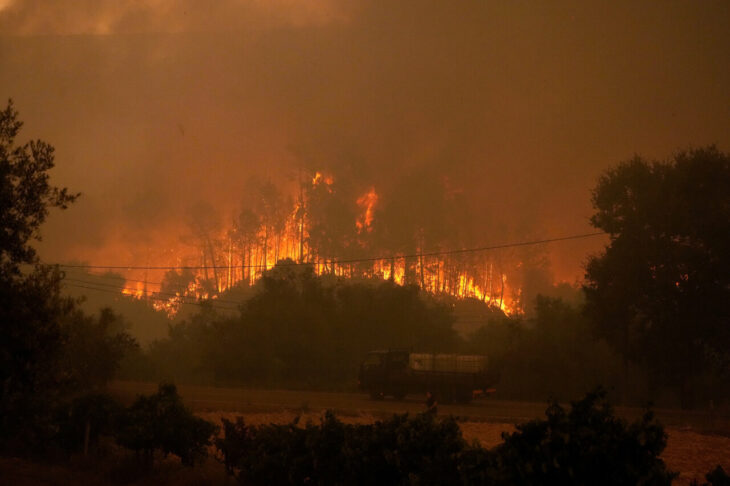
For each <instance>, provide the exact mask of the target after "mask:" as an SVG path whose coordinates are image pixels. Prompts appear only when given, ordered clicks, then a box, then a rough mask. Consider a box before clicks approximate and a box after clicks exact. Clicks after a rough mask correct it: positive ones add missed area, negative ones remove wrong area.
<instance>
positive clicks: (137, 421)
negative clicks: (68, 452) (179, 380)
mask: <svg viewBox="0 0 730 486" xmlns="http://www.w3.org/2000/svg"><path fill="white" fill-rule="evenodd" d="M216 430H217V427H216V426H215V425H213V424H211V423H210V422H208V421H206V420H203V419H201V418H198V417H196V416H195V415H193V413H192V412H191V411H190V410H188V409H187V408H185V406H184V405H183V403H182V400H181V398H180V395H178V393H177V388H176V387H175V385H172V384H161V385H160V387H159V390H158V391H157V393H156V394H154V395H150V396H140V397H139V398H137V401H135V402H134V403H133V404H132V405H131V406H130V407H129V408H128V409H127V410H126V411H125V412H124V414H122V417H121V420H120V424H119V427H118V430H117V431H116V434H115V435H116V439H117V442H118V443H119V444H120V445H122V446H124V447H127V448H129V449H132V450H133V451H135V452H136V453H137V454H138V455H140V456H141V457H142V458H143V459H144V460H145V462H147V463H148V464H151V462H152V458H153V456H154V452H155V450H160V451H162V453H163V454H165V455H167V454H170V453H172V454H175V455H177V456H179V457H180V459H181V460H182V463H183V464H185V465H190V466H192V465H194V464H195V462H197V461H199V460H202V459H203V458H205V457H206V456H207V449H206V448H207V446H209V445H210V444H211V436H212V435H213V434H214V433H215V432H216Z"/></svg>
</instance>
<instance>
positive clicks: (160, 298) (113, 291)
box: [63, 282, 236, 311]
mask: <svg viewBox="0 0 730 486" xmlns="http://www.w3.org/2000/svg"><path fill="white" fill-rule="evenodd" d="M63 285H66V286H68V287H75V288H79V289H87V290H94V291H96V292H103V293H107V294H113V295H116V296H119V295H123V294H120V293H119V292H118V291H116V290H112V289H105V288H98V287H93V286H86V285H78V284H71V283H65V282H63ZM146 298H148V299H150V300H159V301H165V302H167V301H169V299H166V298H163V297H155V296H152V295H150V296H147V297H146ZM215 302H216V301H215V300H208V301H206V302H189V301H180V302H176V304H183V305H197V306H201V307H202V306H205V305H210V306H211V307H213V308H214V309H221V310H228V311H234V310H236V308H234V307H226V306H220V305H215Z"/></svg>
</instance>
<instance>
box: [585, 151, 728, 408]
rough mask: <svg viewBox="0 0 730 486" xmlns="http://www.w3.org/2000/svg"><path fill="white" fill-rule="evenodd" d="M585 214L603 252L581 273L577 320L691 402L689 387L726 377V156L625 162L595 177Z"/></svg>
mask: <svg viewBox="0 0 730 486" xmlns="http://www.w3.org/2000/svg"><path fill="white" fill-rule="evenodd" d="M593 206H594V208H595V210H596V212H595V214H594V215H593V217H592V218H591V223H592V224H593V226H595V227H596V228H600V229H602V230H604V231H606V232H607V233H608V234H609V235H610V244H609V245H608V247H607V248H606V249H605V251H604V252H603V253H602V254H600V255H597V256H594V257H592V258H591V259H590V261H589V262H588V264H587V267H586V277H587V283H586V286H585V291H586V300H587V302H586V309H587V312H588V313H589V314H590V315H591V316H592V318H593V319H594V321H595V322H596V323H597V326H598V329H599V330H600V332H601V333H602V334H603V335H604V336H605V337H607V338H608V339H609V340H610V341H611V342H612V343H613V344H614V345H615V346H616V347H617V348H618V349H620V350H621V351H622V352H623V353H624V354H625V356H626V357H627V358H629V359H631V360H634V361H638V362H644V363H645V364H647V365H648V367H649V369H651V370H652V371H653V374H654V376H655V377H656V378H658V379H659V382H663V383H664V384H670V385H671V384H676V385H679V387H680V388H681V389H682V390H681V391H682V395H683V397H684V398H685V399H686V400H691V398H692V395H693V392H692V390H690V389H688V388H689V387H690V385H691V382H692V379H693V378H696V377H697V376H699V375H701V374H705V373H711V372H715V373H718V372H719V373H723V372H724V373H727V371H728V370H727V364H728V362H727V352H726V350H727V348H728V345H729V344H730V156H729V155H728V154H725V153H722V152H720V151H719V150H718V149H717V148H715V147H714V146H711V147H707V148H701V149H695V150H690V151H686V152H680V153H677V154H676V155H675V156H674V157H673V158H672V159H671V160H669V161H666V162H648V161H646V160H644V159H642V158H640V157H635V158H634V159H632V160H629V161H628V162H625V163H622V164H620V165H618V166H617V167H615V168H612V169H610V170H608V171H607V172H606V173H605V174H604V175H603V176H601V178H600V179H599V181H598V185H597V186H596V188H595V190H594V191H593Z"/></svg>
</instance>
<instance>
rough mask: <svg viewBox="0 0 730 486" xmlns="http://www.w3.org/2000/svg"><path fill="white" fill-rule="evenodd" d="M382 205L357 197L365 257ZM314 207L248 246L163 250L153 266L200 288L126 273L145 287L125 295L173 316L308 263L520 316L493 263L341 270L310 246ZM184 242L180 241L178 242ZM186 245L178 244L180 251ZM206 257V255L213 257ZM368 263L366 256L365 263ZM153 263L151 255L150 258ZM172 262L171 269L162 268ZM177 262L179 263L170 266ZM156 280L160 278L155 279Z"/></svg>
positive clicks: (361, 265) (319, 179)
mask: <svg viewBox="0 0 730 486" xmlns="http://www.w3.org/2000/svg"><path fill="white" fill-rule="evenodd" d="M333 184H334V179H333V178H332V177H331V176H326V175H324V174H323V173H321V172H316V173H315V174H314V176H313V177H312V187H318V186H320V185H324V187H326V189H327V191H328V192H332V191H333V188H332V185H333ZM378 200H379V196H378V193H377V191H376V188H375V187H371V188H370V189H369V190H368V191H367V192H366V193H364V194H362V195H361V196H360V197H358V198H357V199H356V200H355V201H353V204H354V205H355V206H356V207H357V208H359V212H358V215H357V217H356V220H355V229H356V231H357V234H358V235H359V237H358V241H357V244H358V245H359V248H360V250H361V251H364V250H362V249H363V248H367V245H368V242H369V241H370V239H371V238H372V237H373V236H372V235H373V234H374V232H375V229H374V227H373V221H374V214H375V208H376V207H377V204H378ZM306 211H307V201H306V198H305V197H304V196H301V195H300V198H299V199H298V200H297V201H296V202H294V204H293V206H292V208H291V210H290V211H289V212H288V214H287V215H286V217H285V221H284V222H283V224H282V225H281V226H280V227H278V229H276V230H275V231H273V232H272V229H271V226H269V227H268V228H267V227H265V226H264V225H263V224H262V225H261V226H260V227H259V228H258V229H257V230H255V231H254V232H253V233H252V236H251V237H250V238H249V240H248V241H246V242H243V241H238V240H235V238H234V236H232V233H231V231H230V230H229V228H222V229H221V230H220V232H219V233H218V234H211V235H209V236H210V239H211V240H212V241H215V242H218V243H217V246H216V247H215V248H216V250H215V251H214V250H213V249H210V248H207V249H206V250H205V251H201V250H200V247H197V248H198V249H197V252H191V251H189V248H190V247H187V250H186V247H179V246H171V247H169V248H167V247H166V248H165V249H164V251H163V250H160V254H162V255H163V256H164V258H163V257H160V258H156V259H154V258H153V260H155V261H157V262H159V265H160V266H162V265H165V264H168V265H171V266H188V267H193V268H196V270H194V271H193V276H194V280H193V281H192V282H190V283H189V284H188V285H187V287H186V288H184V289H180V290H179V291H176V292H174V295H170V294H166V293H163V292H161V289H160V287H161V285H160V282H155V281H159V280H162V275H160V274H157V275H158V276H157V277H154V278H153V277H151V276H150V277H148V272H153V271H150V270H137V271H128V272H125V275H124V276H125V277H126V278H129V279H138V280H140V281H141V282H137V283H135V284H134V285H126V286H125V287H124V289H123V290H122V293H123V294H124V295H128V296H131V297H133V298H136V299H144V298H147V299H149V301H150V304H151V305H152V306H153V307H154V308H155V309H157V310H160V311H163V312H165V313H167V315H168V316H170V317H172V316H174V315H175V314H176V313H177V312H178V310H179V309H180V307H181V306H182V305H183V304H184V303H190V302H197V301H199V300H201V299H215V298H218V296H219V295H220V294H222V293H223V292H226V291H227V290H229V289H230V288H232V287H234V286H236V285H239V284H241V283H243V284H244V285H253V284H254V283H255V282H256V281H257V280H258V279H259V278H261V276H262V275H263V273H264V272H265V271H266V270H269V269H271V268H272V267H274V265H275V264H276V263H277V262H278V261H280V260H283V259H290V260H292V261H294V262H301V263H308V264H311V265H312V268H313V270H314V272H315V274H317V275H325V274H330V275H335V276H338V277H342V278H351V277H365V278H380V279H383V280H391V281H393V282H394V283H396V284H399V285H406V284H409V285H411V284H413V285H418V286H419V287H421V288H422V289H423V290H424V291H425V292H429V293H431V294H434V295H450V296H455V297H461V298H474V299H479V300H481V301H482V302H484V303H485V304H487V305H489V306H493V307H496V308H499V309H501V310H502V311H504V312H505V313H507V314H513V313H518V312H520V308H519V296H520V289H519V288H518V287H513V286H511V285H510V284H509V283H508V281H507V275H506V274H505V273H504V272H502V271H497V269H496V268H494V267H495V265H493V264H492V260H491V259H490V257H489V256H488V255H483V256H472V257H469V258H466V257H460V256H448V255H431V256H425V255H421V254H422V253H425V252H426V251H427V250H428V249H427V248H423V246H425V245H424V244H423V243H421V245H419V246H422V247H421V248H418V249H416V251H415V254H414V255H411V256H409V257H407V258H406V257H403V256H396V257H392V258H384V259H378V260H375V261H363V262H357V263H354V264H353V263H337V262H336V259H335V258H333V257H332V255H326V254H322V253H321V252H320V249H318V248H314V247H313V246H312V245H311V244H310V240H309V228H308V222H307V216H306ZM176 241H179V240H176ZM178 245H179V244H178ZM206 252H207V253H206ZM365 256H367V255H365ZM147 258H149V255H148V256H147ZM163 259H164V260H167V261H168V262H170V263H166V262H165V261H162V260H163ZM171 260H172V261H171ZM153 274H154V273H153ZM143 282H147V283H143Z"/></svg>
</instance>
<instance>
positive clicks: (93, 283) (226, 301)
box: [64, 278, 241, 305]
mask: <svg viewBox="0 0 730 486" xmlns="http://www.w3.org/2000/svg"><path fill="white" fill-rule="evenodd" d="M64 280H67V281H69V282H77V283H82V284H87V285H99V286H102V287H109V288H112V289H116V290H119V291H122V290H127V287H123V286H119V285H112V284H107V283H103V282H89V281H87V280H79V279H75V278H65V279H64ZM130 290H131V289H130ZM154 294H155V295H166V296H168V297H179V298H181V299H184V298H189V297H190V296H188V295H178V294H175V293H172V292H155V293H154ZM163 300H167V299H163ZM214 300H215V301H216V302H220V303H221V304H233V305H240V304H241V302H238V301H233V300H222V299H214Z"/></svg>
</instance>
